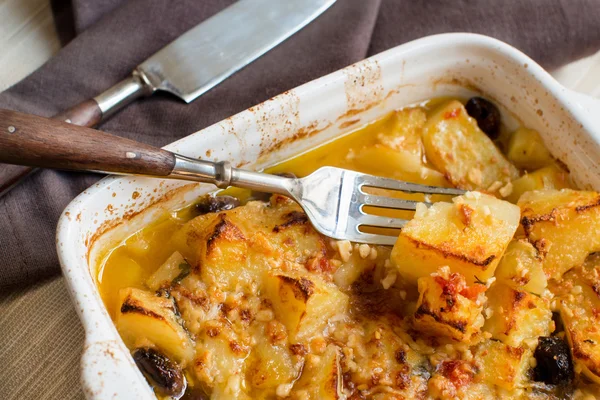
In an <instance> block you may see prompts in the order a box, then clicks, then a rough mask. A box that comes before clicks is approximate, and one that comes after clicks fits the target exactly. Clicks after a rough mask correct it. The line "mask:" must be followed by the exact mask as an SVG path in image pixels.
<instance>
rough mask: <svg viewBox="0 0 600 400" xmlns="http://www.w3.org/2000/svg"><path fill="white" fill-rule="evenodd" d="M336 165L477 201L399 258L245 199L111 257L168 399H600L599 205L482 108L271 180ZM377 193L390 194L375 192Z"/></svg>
mask: <svg viewBox="0 0 600 400" xmlns="http://www.w3.org/2000/svg"><path fill="white" fill-rule="evenodd" d="M324 165H331V166H337V167H342V168H348V169H354V170H357V171H360V172H365V173H370V174H374V175H381V176H386V177H391V178H395V179H400V180H405V181H410V182H417V183H424V184H429V185H437V186H455V187H458V188H463V189H466V190H468V192H467V193H466V194H465V195H463V196H459V197H455V198H448V197H444V196H428V197H424V196H423V195H419V194H406V193H400V192H394V193H387V194H388V195H393V196H395V197H400V198H406V199H411V200H419V201H424V202H433V205H431V206H427V205H425V203H421V204H419V206H418V207H417V210H416V212H408V211H398V210H389V209H388V210H386V209H376V210H372V212H373V213H379V214H381V215H391V216H395V217H403V218H406V219H410V221H409V222H408V223H407V225H406V226H405V227H404V228H403V229H402V230H401V231H394V230H391V229H390V230H385V233H387V234H392V235H396V236H398V239H397V242H396V244H395V245H394V246H393V248H391V247H385V246H371V245H366V244H356V243H350V242H348V241H334V240H331V239H329V238H327V237H324V236H322V235H320V234H319V233H317V232H316V231H315V229H314V228H313V227H312V226H311V224H310V222H309V220H308V218H307V216H306V214H304V212H303V211H302V209H301V208H300V207H299V206H298V204H296V203H295V202H293V201H291V200H289V199H287V198H285V197H283V196H279V195H273V196H265V195H263V194H258V193H250V192H246V191H242V190H237V189H228V190H227V191H225V192H221V193H217V194H216V195H213V196H209V197H206V198H202V199H199V201H198V202H197V204H195V205H194V206H192V207H187V208H185V209H182V210H175V211H173V212H170V213H167V214H165V215H164V217H163V218H162V219H160V220H159V221H158V222H156V223H153V224H152V225H150V226H147V227H146V228H144V229H142V230H141V231H138V232H137V233H135V234H134V235H132V236H130V237H129V238H127V239H126V240H125V241H123V242H122V243H120V244H119V245H118V246H117V247H115V248H111V249H108V250H107V253H106V254H107V255H106V257H104V258H103V260H102V263H101V265H99V268H98V276H97V282H98V285H99V288H100V292H101V294H102V297H103V300H104V302H105V304H106V307H107V310H108V312H109V313H110V314H111V317H112V318H113V320H114V322H115V325H116V328H117V330H118V331H119V333H120V335H121V337H122V338H123V340H124V342H125V344H126V345H127V346H128V347H129V349H130V350H131V352H132V356H133V359H134V360H135V361H136V363H137V365H138V366H139V368H140V370H141V371H142V373H143V374H144V376H145V377H146V378H147V380H148V381H149V383H150V384H151V385H152V386H153V388H154V391H155V393H156V395H157V397H159V398H186V399H205V398H206V399H208V398H210V399H276V398H290V399H413V398H423V399H426V398H427V399H455V398H460V399H494V398H534V399H555V398H596V396H598V395H599V394H600V391H599V389H598V386H597V385H598V384H599V383H600V257H598V256H597V255H596V254H595V252H597V251H600V234H599V233H598V232H599V231H598V228H599V227H600V195H599V194H598V193H595V192H591V191H581V190H576V188H574V187H573V185H572V183H571V181H570V179H569V173H568V169H567V168H566V167H565V165H564V164H562V163H561V162H560V160H557V159H554V158H553V157H552V155H551V154H550V152H549V151H548V150H547V149H546V147H545V146H544V143H543V142H542V140H541V137H540V135H539V134H538V133H537V132H536V131H534V130H531V129H527V128H526V127H521V128H519V129H517V130H516V131H509V130H508V129H507V128H506V126H505V125H503V124H502V123H501V116H500V113H499V111H498V109H497V108H496V106H495V105H494V104H493V103H491V102H489V101H488V100H485V99H483V98H480V97H474V98H472V99H469V100H468V101H466V102H462V101H460V100H457V99H436V100H433V101H429V102H425V103H423V104H420V105H419V106H414V107H408V108H405V109H401V110H398V111H396V112H394V113H393V114H392V115H389V116H387V117H385V118H384V119H382V120H379V121H376V122H374V123H371V124H369V125H368V126H366V127H363V128H361V129H359V130H357V131H356V132H354V133H352V134H349V135H347V136H344V137H342V138H340V139H337V140H336V141H334V142H331V143H329V144H326V145H324V146H321V147H319V148H316V149H314V150H313V151H311V152H309V153H306V154H304V155H301V156H299V157H296V158H294V159H291V160H289V161H287V162H284V163H282V164H280V165H277V166H275V167H273V168H271V169H270V170H269V172H272V173H293V174H296V175H298V176H304V175H307V174H308V173H310V172H312V171H313V170H316V169H317V168H319V167H321V166H324ZM373 190H375V189H373Z"/></svg>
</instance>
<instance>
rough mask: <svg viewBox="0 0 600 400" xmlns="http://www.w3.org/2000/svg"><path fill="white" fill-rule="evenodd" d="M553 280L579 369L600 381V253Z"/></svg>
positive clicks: (595, 380)
mask: <svg viewBox="0 0 600 400" xmlns="http://www.w3.org/2000/svg"><path fill="white" fill-rule="evenodd" d="M553 283H554V287H552V289H553V291H554V292H555V293H556V294H557V296H558V307H559V311H560V316H561V318H562V321H563V323H564V326H565V332H566V334H567V338H568V341H569V345H570V347H571V354H572V357H573V362H574V363H575V365H576V370H577V369H578V368H580V369H581V370H582V371H583V373H584V374H585V375H586V376H587V377H588V378H589V379H591V380H592V381H594V382H595V383H597V384H600V314H599V313H598V310H600V293H599V292H600V289H599V288H600V257H598V256H592V257H590V259H588V260H587V261H586V262H585V264H584V265H583V266H580V267H577V268H575V269H573V270H571V271H569V272H567V273H566V274H565V275H564V277H563V279H562V280H561V281H560V282H553Z"/></svg>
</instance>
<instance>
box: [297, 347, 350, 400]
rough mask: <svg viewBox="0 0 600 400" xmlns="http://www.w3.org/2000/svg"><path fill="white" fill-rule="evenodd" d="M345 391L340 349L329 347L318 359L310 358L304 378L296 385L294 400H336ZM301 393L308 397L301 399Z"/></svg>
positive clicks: (303, 372)
mask: <svg viewBox="0 0 600 400" xmlns="http://www.w3.org/2000/svg"><path fill="white" fill-rule="evenodd" d="M342 391H343V384H342V370H341V368H340V349H339V347H337V346H335V345H332V344H331V345H329V346H327V348H326V349H325V353H324V354H323V355H321V356H318V357H314V356H313V357H308V359H307V362H306V364H305V366H304V369H303V371H302V376H301V377H300V379H299V380H298V382H296V383H295V384H294V393H293V394H292V396H291V398H292V399H298V400H300V399H310V400H319V399H323V400H336V399H341V398H342V397H341V395H342ZM300 393H302V394H303V396H304V395H306V397H303V396H302V397H301V396H300Z"/></svg>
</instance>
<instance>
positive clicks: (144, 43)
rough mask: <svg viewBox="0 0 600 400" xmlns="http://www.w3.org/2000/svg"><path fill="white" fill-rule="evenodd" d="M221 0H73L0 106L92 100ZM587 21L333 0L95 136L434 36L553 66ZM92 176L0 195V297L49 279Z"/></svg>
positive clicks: (590, 10)
mask: <svg viewBox="0 0 600 400" xmlns="http://www.w3.org/2000/svg"><path fill="white" fill-rule="evenodd" d="M274 1H283V0H274ZM232 2H233V1H232V0H204V1H197V0H179V1H170V0H129V1H126V0H105V1H95V0H73V1H72V11H73V27H74V30H73V31H74V32H75V34H76V37H75V38H74V39H73V40H72V41H71V42H70V43H68V44H67V45H66V46H65V47H64V49H62V50H61V51H60V53H59V54H57V55H56V56H55V57H54V58H53V59H51V60H50V61H49V62H48V63H46V64H45V65H44V66H43V67H41V68H40V69H39V70H38V71H36V72H35V73H33V74H32V75H31V76H29V77H28V78H27V79H25V80H24V81H22V82H21V83H19V84H17V85H16V86H14V87H13V88H11V89H9V90H7V91H6V92H4V93H2V94H0V107H2V108H9V109H14V110H19V111H24V112H29V113H34V114H39V115H43V116H51V115H53V114H55V113H57V112H59V111H60V110H63V109H66V108H67V107H70V106H72V105H74V104H76V103H78V102H80V101H83V100H85V99H87V98H90V97H93V96H95V95H97V94H99V93H100V92H102V91H103V90H105V89H106V88H108V87H110V86H111V85H113V84H114V83H116V82H117V81H119V80H121V79H123V78H124V77H126V76H127V75H128V74H129V72H130V71H131V70H132V69H133V68H134V67H135V66H136V65H137V64H138V63H140V62H141V61H143V60H144V59H145V58H147V57H148V56H150V55H152V54H153V53H154V52H156V51H157V50H159V49H160V48H161V47H163V46H164V45H166V44H168V43H169V42H171V41H172V40H173V39H175V38H176V37H178V36H179V35H180V34H181V33H183V32H185V31H186V30H188V29H190V28H191V27H193V26H195V25H196V24H198V23H200V22H202V21H203V20H204V19H206V18H207V17H209V16H211V15H213V14H215V13H217V12H218V11H219V10H221V9H223V8H224V7H226V6H227V5H229V4H231V3H232ZM57 20H59V19H57ZM599 21H600V0H530V1H526V0H504V1H493V2H492V1H476V0H430V1H415V0H338V2H337V3H336V4H335V5H334V6H333V7H332V8H331V9H330V10H328V11H327V12H325V14H323V15H322V16H321V17H320V18H318V19H317V20H316V21H315V22H313V23H312V24H310V25H309V26H308V27H306V28H305V29H303V30H302V31H301V32H299V33H298V34H296V35H295V36H293V37H292V38H291V39H289V40H287V41H286V42H285V43H283V44H282V45H280V46H279V47H277V48H276V49H275V50H273V51H271V52H270V53H268V54H267V55H265V56H264V57H262V58H261V59H259V60H258V61H256V62H254V63H253V64H251V65H250V66H248V67H247V68H245V69H244V70H242V71H241V72H239V73H237V74H236V75H234V76H232V77H231V78H229V79H228V80H226V81H225V82H224V83H222V84H221V85H219V86H218V87H216V88H214V89H213V90H211V91H209V92H208V93H206V94H204V95H203V96H202V97H200V98H199V99H197V100H196V101H195V102H194V103H192V104H190V105H186V104H184V103H183V102H181V101H179V100H177V99H175V98H173V97H170V96H168V95H156V96H152V97H151V98H148V99H145V100H142V101H138V102H137V103H135V104H133V105H131V106H129V107H127V108H126V109H125V110H124V111H122V112H121V113H119V114H117V115H115V116H113V117H112V118H111V119H110V120H108V121H107V122H105V123H104V124H103V125H102V126H100V129H102V130H105V131H108V132H111V133H114V134H117V135H121V136H126V137H130V138H134V139H136V140H139V141H143V142H146V143H150V144H152V145H156V146H163V145H165V144H167V143H169V142H172V141H174V140H175V139H178V138H180V137H182V136H185V135H188V134H190V133H193V132H195V131H197V130H199V129H202V128H204V127H206V126H209V125H210V124H213V123H215V122H217V121H219V120H221V119H223V118H226V117H228V116H230V115H232V114H235V113H237V112H239V111H242V110H244V109H246V108H248V107H250V106H252V105H255V104H257V103H260V102H262V101H264V100H266V99H268V98H270V97H272V96H275V95H277V94H278V93H281V92H283V91H285V90H287V89H289V88H293V87H295V86H297V85H300V84H302V83H304V82H307V81H310V80H312V79H314V78H317V77H319V76H322V75H324V74H327V73H329V72H332V71H335V70H337V69H339V68H342V67H344V66H346V65H349V64H351V63H353V62H356V61H358V60H360V59H363V58H365V57H367V56H370V55H372V54H376V53H378V52H381V51H383V50H386V49H388V48H390V47H393V46H396V45H398V44H401V43H404V42H407V41H409V40H412V39H416V38H419V37H422V36H425V35H430V34H434V33H441V32H456V31H469V32H478V33H483V34H488V35H491V36H494V37H496V38H498V39H501V40H504V41H506V42H508V43H510V44H512V45H514V46H516V47H517V48H519V49H521V50H523V51H524V52H525V53H528V54H529V55H530V56H532V57H533V58H534V59H536V60H537V61H538V62H540V63H541V64H542V65H543V66H545V67H549V68H551V67H556V66H559V65H561V64H563V63H566V62H569V61H572V60H574V59H577V58H579V57H583V56H585V55H588V54H590V53H591V52H593V51H595V50H597V49H599V48H600V23H599ZM231 29H235V26H232V27H231ZM59 30H61V31H63V30H65V29H64V27H63V26H59ZM91 156H92V155H91ZM97 179H99V176H97V175H91V174H77V173H67V172H58V171H50V170H46V171H42V172H40V173H37V174H35V175H34V176H31V177H29V178H28V179H27V180H26V181H25V182H23V183H22V184H21V185H19V186H18V187H16V188H15V189H13V190H12V192H11V193H9V194H8V195H7V196H5V197H4V198H2V199H0V292H1V291H3V290H6V289H7V288H8V287H15V286H17V285H22V284H24V283H32V282H35V281H39V280H41V279H43V278H47V277H50V276H52V275H55V274H57V273H58V271H59V267H58V261H57V257H56V252H55V248H54V230H55V227H56V222H57V220H58V217H59V216H60V213H61V211H62V209H63V208H64V207H65V206H66V205H67V204H68V202H69V201H70V200H71V199H72V198H73V197H75V196H76V195H77V194H78V193H80V192H81V191H82V190H83V189H85V188H86V187H87V186H89V185H90V184H92V183H93V182H95V181H96V180H97Z"/></svg>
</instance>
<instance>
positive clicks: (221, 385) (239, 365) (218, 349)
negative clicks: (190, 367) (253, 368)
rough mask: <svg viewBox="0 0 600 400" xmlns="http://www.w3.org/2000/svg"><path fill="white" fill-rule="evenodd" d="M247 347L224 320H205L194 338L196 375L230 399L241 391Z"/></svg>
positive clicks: (206, 384)
mask: <svg viewBox="0 0 600 400" xmlns="http://www.w3.org/2000/svg"><path fill="white" fill-rule="evenodd" d="M249 353H250V347H249V346H248V345H247V344H246V343H244V342H242V341H241V340H240V338H239V337H238V336H237V335H236V334H235V333H234V332H233V330H232V329H231V327H230V326H229V324H227V323H226V322H224V321H219V320H210V321H206V323H205V325H204V329H203V331H202V332H201V333H200V334H199V335H198V336H197V338H196V358H195V359H194V372H195V374H196V378H197V379H198V380H199V381H200V382H202V383H203V384H204V385H205V386H206V387H209V388H211V389H212V390H213V396H214V392H217V393H221V395H222V396H224V397H222V398H232V397H235V394H236V393H238V392H241V391H242V389H241V387H240V385H241V384H242V380H241V379H240V375H241V374H242V372H243V369H244V361H245V359H246V358H247V357H248V355H249Z"/></svg>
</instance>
